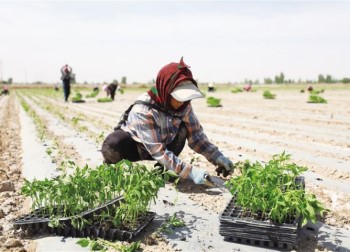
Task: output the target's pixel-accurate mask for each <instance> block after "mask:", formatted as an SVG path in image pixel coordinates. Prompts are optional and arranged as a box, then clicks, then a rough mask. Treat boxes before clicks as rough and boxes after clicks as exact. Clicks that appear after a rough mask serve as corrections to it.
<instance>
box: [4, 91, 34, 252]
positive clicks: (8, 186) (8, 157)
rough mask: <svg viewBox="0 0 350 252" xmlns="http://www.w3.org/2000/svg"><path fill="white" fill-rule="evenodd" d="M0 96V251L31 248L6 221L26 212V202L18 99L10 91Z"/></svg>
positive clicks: (27, 249) (27, 241) (30, 244)
mask: <svg viewBox="0 0 350 252" xmlns="http://www.w3.org/2000/svg"><path fill="white" fill-rule="evenodd" d="M0 99H1V100H0V251H34V249H35V248H34V247H33V243H32V242H31V241H29V240H25V239H21V238H19V236H18V234H17V232H15V231H14V230H13V226H12V224H11V222H10V221H11V220H12V219H13V218H16V217H18V216H20V215H22V214H25V213H28V211H29V206H28V204H25V198H24V197H23V196H21V194H20V189H21V186H22V182H23V181H22V177H21V165H22V163H21V152H22V150H21V148H20V146H21V139H20V125H19V120H18V109H19V108H18V103H16V102H15V97H14V95H11V96H6V97H2V96H1V97H0ZM24 249H25V250H24Z"/></svg>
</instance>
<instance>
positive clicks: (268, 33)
mask: <svg viewBox="0 0 350 252" xmlns="http://www.w3.org/2000/svg"><path fill="white" fill-rule="evenodd" d="M349 30H350V1H65V2H59V1H8V2H2V1H0V64H1V65H0V78H2V79H3V80H7V79H8V78H10V77H11V78H13V81H14V82H33V81H43V82H50V83H54V82H59V81H60V80H59V78H60V68H61V66H62V65H63V64H66V63H68V64H69V65H71V66H72V67H73V71H74V72H75V74H76V78H77V81H78V82H84V81H87V82H104V81H106V82H110V81H112V80H113V79H117V80H119V81H120V79H121V78H122V76H126V77H127V80H128V82H129V83H132V82H149V81H151V80H152V79H155V78H156V76H157V73H158V71H159V70H160V68H162V67H163V66H164V65H166V64H168V63H170V62H177V61H179V60H180V58H181V57H182V56H183V57H184V60H185V63H186V64H188V65H190V66H191V70H192V73H193V74H194V77H195V79H197V80H199V81H200V82H242V81H244V79H253V80H256V79H260V81H261V82H262V81H263V79H264V78H265V77H274V76H275V75H277V74H279V73H280V72H283V73H284V74H285V77H286V78H292V79H295V80H298V79H299V78H302V79H317V76H318V75H319V74H331V75H332V76H333V77H336V78H343V77H350V67H349V66H350V63H349V59H350V32H349Z"/></svg>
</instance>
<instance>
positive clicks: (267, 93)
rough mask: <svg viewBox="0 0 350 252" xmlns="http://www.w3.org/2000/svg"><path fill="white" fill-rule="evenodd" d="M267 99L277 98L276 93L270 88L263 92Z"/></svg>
mask: <svg viewBox="0 0 350 252" xmlns="http://www.w3.org/2000/svg"><path fill="white" fill-rule="evenodd" d="M263 96H264V98H265V99H275V98H276V95H275V94H272V93H271V92H270V91H269V90H265V91H264V93H263Z"/></svg>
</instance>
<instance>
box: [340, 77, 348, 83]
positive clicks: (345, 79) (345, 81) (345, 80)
mask: <svg viewBox="0 0 350 252" xmlns="http://www.w3.org/2000/svg"><path fill="white" fill-rule="evenodd" d="M341 82H343V83H350V78H346V77H345V78H343V79H342V81H341Z"/></svg>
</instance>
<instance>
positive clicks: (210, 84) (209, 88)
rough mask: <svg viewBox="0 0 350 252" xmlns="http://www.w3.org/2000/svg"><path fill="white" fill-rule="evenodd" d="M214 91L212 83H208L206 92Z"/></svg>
mask: <svg viewBox="0 0 350 252" xmlns="http://www.w3.org/2000/svg"><path fill="white" fill-rule="evenodd" d="M214 91H215V87H214V83H212V82H210V83H209V84H208V92H214Z"/></svg>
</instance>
